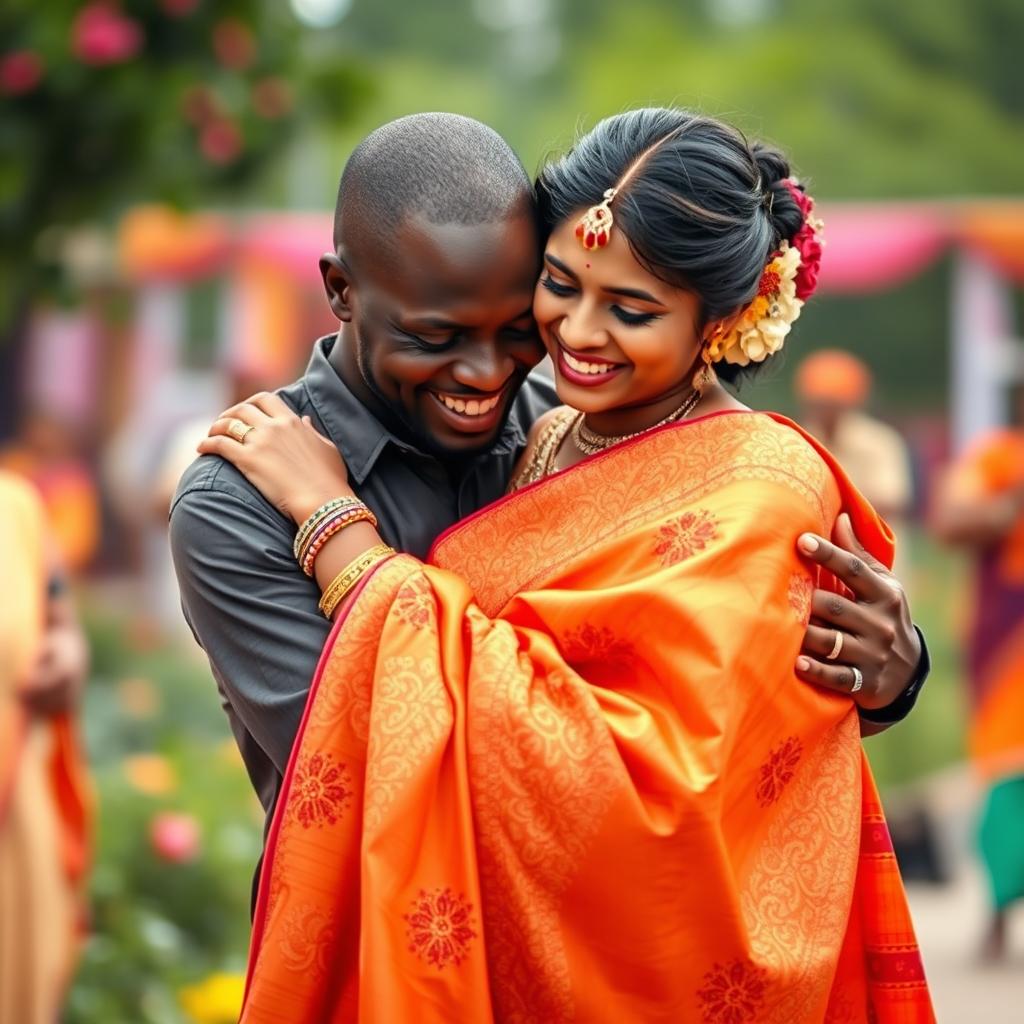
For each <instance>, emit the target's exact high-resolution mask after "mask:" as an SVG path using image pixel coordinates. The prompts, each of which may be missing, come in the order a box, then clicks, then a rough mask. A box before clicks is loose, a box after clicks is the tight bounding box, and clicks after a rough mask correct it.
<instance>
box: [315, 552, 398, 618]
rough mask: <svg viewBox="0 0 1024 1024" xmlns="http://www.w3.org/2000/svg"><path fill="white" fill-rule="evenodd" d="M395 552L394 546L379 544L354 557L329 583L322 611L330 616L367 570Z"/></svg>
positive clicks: (321, 604) (322, 602)
mask: <svg viewBox="0 0 1024 1024" xmlns="http://www.w3.org/2000/svg"><path fill="white" fill-rule="evenodd" d="M394 553H395V549H394V548H393V547H389V546H388V545H387V544H378V545H377V546H376V547H373V548H370V550H369V551H364V552H363V554H361V555H360V556H359V557H358V558H355V559H353V560H352V561H351V562H350V563H349V564H348V565H347V566H346V567H345V568H344V569H342V570H341V572H339V573H338V575H337V576H335V577H334V579H333V580H331V582H330V583H329V584H328V586H327V589H326V590H325V591H324V592H323V595H322V596H321V598H320V611H322V612H323V613H324V615H326V616H327V618H330V617H331V616H332V615H333V614H334V610H335V609H336V608H337V607H338V605H339V604H341V602H342V601H343V600H344V599H345V596H346V595H347V594H348V593H349V591H350V590H351V589H352V588H353V587H354V586H355V585H356V584H357V583H358V582H359V581H360V580H361V579H362V578H363V575H364V574H365V573H366V571H367V570H368V569H370V568H372V567H373V566H375V565H376V564H377V563H378V562H383V561H384V559H386V558H390V557H391V556H392V555H393V554H394Z"/></svg>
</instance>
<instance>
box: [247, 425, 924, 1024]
mask: <svg viewBox="0 0 1024 1024" xmlns="http://www.w3.org/2000/svg"><path fill="white" fill-rule="evenodd" d="M843 506H845V507H846V508H847V509H848V510H849V511H850V512H851V513H852V515H853V517H854V521H855V525H856V527H857V530H858V534H859V535H860V536H861V537H862V538H864V537H866V538H868V539H869V542H870V544H871V547H872V549H873V550H874V551H876V552H878V554H879V555H880V556H881V557H884V558H888V557H889V556H890V555H891V544H890V541H889V539H888V536H887V534H886V531H885V528H884V527H883V526H882V525H881V524H880V523H879V521H878V520H877V519H876V518H875V517H874V515H873V513H872V512H871V510H870V509H869V508H868V507H867V506H866V505H865V504H864V503H863V500H862V499H860V498H859V496H858V495H857V494H856V492H855V491H854V490H853V489H852V487H851V486H850V485H849V484H848V482H847V481H846V479H845V478H844V477H843V476H842V475H841V473H840V472H839V471H838V470H836V469H835V468H834V467H833V466H831V465H830V463H829V459H828V456H827V455H823V454H819V453H818V451H816V450H815V448H814V447H813V442H810V441H809V440H808V439H806V438H805V437H804V436H803V435H802V434H801V433H800V432H799V431H798V429H797V428H796V427H794V426H793V425H791V424H789V423H788V422H787V421H782V420H776V419H774V418H772V417H769V416H765V415H759V414H747V413H728V414H719V415H717V416H712V417H706V418H704V419H699V420H694V421H690V422H687V423H684V424H674V425H671V426H669V427H665V428H662V429H660V430H658V431H655V432H651V433H650V434H648V435H645V436H644V437H643V438H640V439H638V440H636V441H634V442H630V443H627V444H623V445H621V446H618V447H616V448H614V449H612V450H610V451H608V452H606V453H604V454H603V455H600V456H597V457H594V458H591V459H588V460H586V461H585V462H584V463H582V464H581V465H579V466H577V467H574V468H572V469H570V470H567V471H565V472H562V473H559V474H556V475H554V476H552V477H549V478H547V479H546V480H543V481H541V482H539V483H537V484H534V485H532V486H530V487H528V488H525V489H523V490H522V491H520V492H518V493H516V494H514V495H512V496H510V497H508V498H505V499H503V500H501V501H499V502H497V503H496V504H494V505H492V506H490V507H489V508H487V509H485V510H484V511H483V512H481V513H479V514H477V515H476V516H474V517H471V518H470V519H468V520H466V521H464V522H463V523H461V524H459V525H457V526H456V527H454V528H453V529H452V530H451V531H449V532H448V533H447V534H445V535H444V536H443V537H442V538H441V539H440V540H439V541H438V543H437V544H436V545H435V548H434V551H433V552H432V554H431V563H432V564H429V565H424V564H422V563H420V562H418V561H416V560H415V559H413V558H410V557H407V556H403V555H400V556H397V557H394V558H392V559H391V560H389V561H388V562H386V563H384V564H383V565H382V566H381V567H380V568H378V569H377V571H376V572H375V573H374V574H373V575H372V576H371V577H370V578H369V579H368V580H367V581H366V582H365V583H364V585H363V587H362V589H361V591H360V592H359V593H358V594H357V595H356V597H355V598H354V600H353V601H352V603H351V604H350V605H349V607H348V608H347V610H346V612H345V613H344V616H343V618H342V619H341V620H340V621H339V623H338V624H337V626H336V628H335V630H334V632H333V634H332V637H331V639H330V640H329V642H328V644H327V646H326V648H325V651H324V655H323V658H322V660H321V663H320V666H319V668H318V671H317V675H316V679H315V680H314V685H313V689H312V692H311V695H310V700H309V704H308V706H307V710H306V717H305V719H304V722H303V726H302V729H301V732H300V738H299V741H298V743H297V746H296V749H295V751H294V752H293V757H292V760H291V763H290V766H289V769H288V773H287V776H286V779H285V784H284V790H283V792H282V796H281V800H280V803H279V805H278V809H277V813H276V816H275V820H274V823H273V826H272V829H271V833H270V837H269V841H268V850H267V858H266V861H265V863H264V869H263V875H262V878H261V885H260V893H259V899H258V903H257V911H256V920H255V925H254V935H253V943H252V949H251V953H250V972H249V984H248V990H247V996H246V1001H245V1008H244V1010H243V1016H242V1019H243V1021H244V1022H246V1024H269V1022H271V1021H274V1022H279V1021H285V1020H287V1021H289V1022H293V1024H299V1022H305V1024H313V1022H318V1024H322V1022H356V1021H358V1022H370V1021H374V1022H386V1024H392V1022H395V1024H397V1022H422V1024H430V1022H442V1021H444V1022H452V1021H465V1022H473V1024H478V1022H479V1024H486V1022H488V1021H502V1022H538V1024H541V1022H543V1024H561V1022H570V1021H576V1022H587V1024H593V1022H609V1024H612V1022H614V1024H621V1022H625V1021H645V1022H646V1021H650V1022H659V1021H664V1022H668V1021H672V1022H678V1021H700V1022H711V1024H743V1022H746V1021H757V1022H765V1024H768V1022H777V1024H783V1022H785V1024H793V1022H797V1021H807V1022H810V1021H829V1022H833V1024H839V1022H850V1021H867V1020H871V1021H878V1022H886V1024H888V1022H894V1024H895V1022H899V1024H909V1022H915V1024H916V1022H926V1021H931V1020H932V1019H933V1018H932V1014H931V1009H930V1003H929V999H928V994H927V988H926V985H925V982H924V976H923V970H922V966H921V960H920V956H919V954H918V950H917V946H916V944H915V940H914V935H913V930H912V927H911V924H910V920H909V917H908V915H907V911H906V906H905V902H904V897H903V891H902V886H901V883H900V879H899V875H898V871H897V868H896V864H895V860H894V858H893V854H892V847H891V844H890V842H889V839H888V833H887V830H886V827H885V823H884V819H883V816H882V812H881V809H880V806H879V803H878V799H877V796H876V794H875V790H874V787H873V784H872V781H871V776H870V772H869V771H868V768H867V766H866V764H865V761H864V758H863V755H862V752H861V747H860V741H859V730H858V720H857V715H856V712H855V710H854V707H853V704H852V703H851V701H850V700H849V699H848V698H845V697H842V696H838V695H835V694H831V693H824V692H819V691H816V690H815V689H814V688H812V687H809V686H807V685H805V684H803V683H801V682H799V681H798V680H797V679H796V677H795V676H794V672H793V664H794V661H795V658H796V656H797V653H798V651H799V648H800V646H801V639H802V635H803V631H804V627H805V625H806V623H807V620H808V616H809V614H810V604H811V593H812V589H813V584H814V582H815V580H814V578H812V576H811V575H810V572H809V570H808V569H807V567H806V566H804V565H803V564H801V562H800V561H799V559H798V557H797V555H796V548H795V542H796V538H797V536H798V534H799V533H800V532H801V531H804V530H815V531H817V532H819V533H820V532H825V533H826V534H828V533H829V532H830V531H831V527H832V524H833V521H834V519H835V517H836V515H837V514H838V511H839V509H840V508H841V507H843Z"/></svg>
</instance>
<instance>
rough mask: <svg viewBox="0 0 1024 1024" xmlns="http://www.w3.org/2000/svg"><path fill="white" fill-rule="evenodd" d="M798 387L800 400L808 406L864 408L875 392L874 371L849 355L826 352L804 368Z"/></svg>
mask: <svg viewBox="0 0 1024 1024" xmlns="http://www.w3.org/2000/svg"><path fill="white" fill-rule="evenodd" d="M795 387H796V393H797V396H798V397H799V398H801V399H803V400H804V401H806V402H838V403H840V404H842V405H851V406H857V405H863V403H864V402H865V401H867V397H868V393H869V392H870V391H871V371H870V370H868V368H867V366H866V365H865V364H864V363H862V362H861V361H860V360H859V359H858V358H857V357H856V356H853V355H850V353H849V352H844V351H842V350H841V349H837V348H826V349H822V350H821V351H820V352H815V353H814V354H813V355H810V356H808V357H807V358H806V359H805V360H804V361H803V362H802V363H801V364H800V366H799V368H798V369H797V371H796V380H795Z"/></svg>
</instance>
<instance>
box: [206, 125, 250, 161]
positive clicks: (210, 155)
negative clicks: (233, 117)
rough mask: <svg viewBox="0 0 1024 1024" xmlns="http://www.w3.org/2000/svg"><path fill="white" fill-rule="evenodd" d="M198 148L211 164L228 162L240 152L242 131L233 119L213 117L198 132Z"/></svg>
mask: <svg viewBox="0 0 1024 1024" xmlns="http://www.w3.org/2000/svg"><path fill="white" fill-rule="evenodd" d="M199 149H200V150H201V151H202V154H203V156H205V157H206V159H207V160H209V161H210V163H211V164H229V163H231V162H232V161H233V160H234V159H235V158H236V157H237V156H238V154H239V153H241V152H242V133H241V131H239V128H238V125H236V124H235V122H234V121H229V120H228V119H227V118H223V117H222V118H215V119H214V120H212V121H209V122H207V123H206V124H205V125H204V126H203V128H202V130H201V131H200V132H199Z"/></svg>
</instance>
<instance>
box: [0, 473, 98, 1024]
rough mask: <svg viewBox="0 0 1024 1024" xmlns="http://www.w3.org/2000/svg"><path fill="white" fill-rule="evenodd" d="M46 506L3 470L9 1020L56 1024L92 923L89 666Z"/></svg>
mask: <svg viewBox="0 0 1024 1024" xmlns="http://www.w3.org/2000/svg"><path fill="white" fill-rule="evenodd" d="M45 515H46V513H45V510H44V508H43V505H42V502H41V501H40V499H39V498H38V496H37V495H36V493H35V492H34V491H33V489H32V488H31V487H30V486H29V485H28V484H27V483H25V482H24V481H22V480H21V479H19V478H17V477H15V476H13V475H12V474H8V473H5V472H0V565H2V566H3V571H4V578H3V587H2V588H0V1020H2V1021H5V1022H6V1021H11V1022H12V1024H13V1022H15V1021H17V1022H18V1024H53V1022H54V1021H55V1020H57V1018H58V1012H59V1008H60V1005H61V1002H62V1000H63V996H64V993H65V991H66V989H67V985H68V982H69V981H70V978H71V971H72V968H73V966H74V961H75V953H76V948H77V944H78V937H79V935H80V933H81V925H82V902H81V901H82V882H83V876H84V872H85V862H86V853H85V848H86V831H87V829H86V810H85V807H86V804H85V785H84V772H83V768H82V760H81V757H80V754H79V750H78V744H77V742H76V738H75V734H74V727H73V723H72V717H71V716H72V714H73V711H74V707H75V704H76V702H77V697H78V693H79V690H80V688H81V685H82V682H83V680H84V678H85V672H86V666H87V661H88V657H87V652H86V647H85V641H84V638H83V637H82V633H81V630H80V629H79V627H78V623H77V621H76V618H75V615H74V609H73V606H72V604H71V600H70V597H69V596H68V594H67V593H65V592H64V590H63V588H62V586H61V584H60V583H59V577H58V576H57V575H56V574H55V573H54V571H53V569H52V563H51V560H50V559H49V558H48V557H47V548H46V545H47V541H46V529H45V525H44V523H45Z"/></svg>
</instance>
